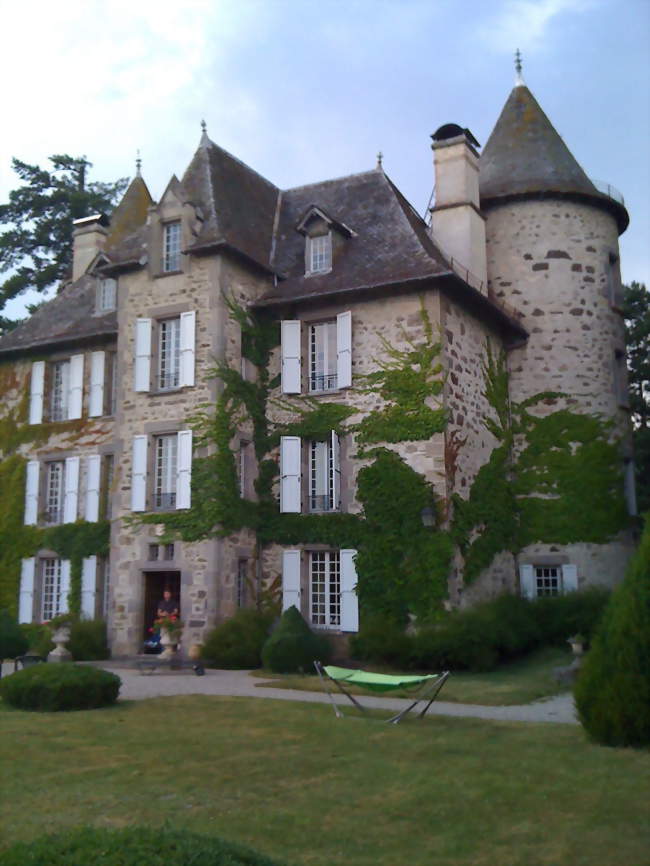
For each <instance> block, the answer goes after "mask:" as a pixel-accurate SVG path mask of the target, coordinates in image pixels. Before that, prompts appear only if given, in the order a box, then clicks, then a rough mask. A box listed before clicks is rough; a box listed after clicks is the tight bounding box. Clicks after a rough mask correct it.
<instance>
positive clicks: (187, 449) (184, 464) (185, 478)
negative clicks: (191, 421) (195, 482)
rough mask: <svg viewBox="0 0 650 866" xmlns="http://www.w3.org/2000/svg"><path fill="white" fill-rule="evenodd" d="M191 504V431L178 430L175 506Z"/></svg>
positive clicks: (185, 506)
mask: <svg viewBox="0 0 650 866" xmlns="http://www.w3.org/2000/svg"><path fill="white" fill-rule="evenodd" d="M191 505H192V431H191V430H180V431H179V432H178V442H177V449H176V508H190V506H191Z"/></svg>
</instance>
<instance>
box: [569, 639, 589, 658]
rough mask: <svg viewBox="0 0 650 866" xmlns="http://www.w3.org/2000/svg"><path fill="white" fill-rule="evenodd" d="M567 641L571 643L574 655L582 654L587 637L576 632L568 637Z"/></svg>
mask: <svg viewBox="0 0 650 866" xmlns="http://www.w3.org/2000/svg"><path fill="white" fill-rule="evenodd" d="M567 643H569V644H571V651H572V652H573V655H574V656H581V655H582V654H583V653H584V651H585V644H586V643H587V639H586V638H585V636H584V635H582V634H574V635H573V636H572V637H569V638H567Z"/></svg>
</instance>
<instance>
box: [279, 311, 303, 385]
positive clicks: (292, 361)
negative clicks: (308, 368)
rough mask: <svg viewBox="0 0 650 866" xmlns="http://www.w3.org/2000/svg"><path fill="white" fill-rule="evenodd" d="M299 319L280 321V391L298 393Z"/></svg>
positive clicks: (299, 383)
mask: <svg viewBox="0 0 650 866" xmlns="http://www.w3.org/2000/svg"><path fill="white" fill-rule="evenodd" d="M300 391H301V382H300V321H299V320H296V321H290V320H286V321H284V322H282V393H283V394H300Z"/></svg>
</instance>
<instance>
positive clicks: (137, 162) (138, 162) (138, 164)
mask: <svg viewBox="0 0 650 866" xmlns="http://www.w3.org/2000/svg"><path fill="white" fill-rule="evenodd" d="M141 168H142V160H141V159H140V149H139V148H138V150H137V151H136V158H135V176H136V177H142V174H141V173H140V169H141Z"/></svg>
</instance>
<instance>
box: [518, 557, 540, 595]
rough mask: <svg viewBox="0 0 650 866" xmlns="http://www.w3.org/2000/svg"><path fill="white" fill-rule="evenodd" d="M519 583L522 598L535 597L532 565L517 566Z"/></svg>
mask: <svg viewBox="0 0 650 866" xmlns="http://www.w3.org/2000/svg"><path fill="white" fill-rule="evenodd" d="M519 583H520V586H521V594H522V595H523V597H524V598H530V599H533V598H536V597H537V593H536V592H535V574H534V572H533V566H532V565H520V566H519Z"/></svg>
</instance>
